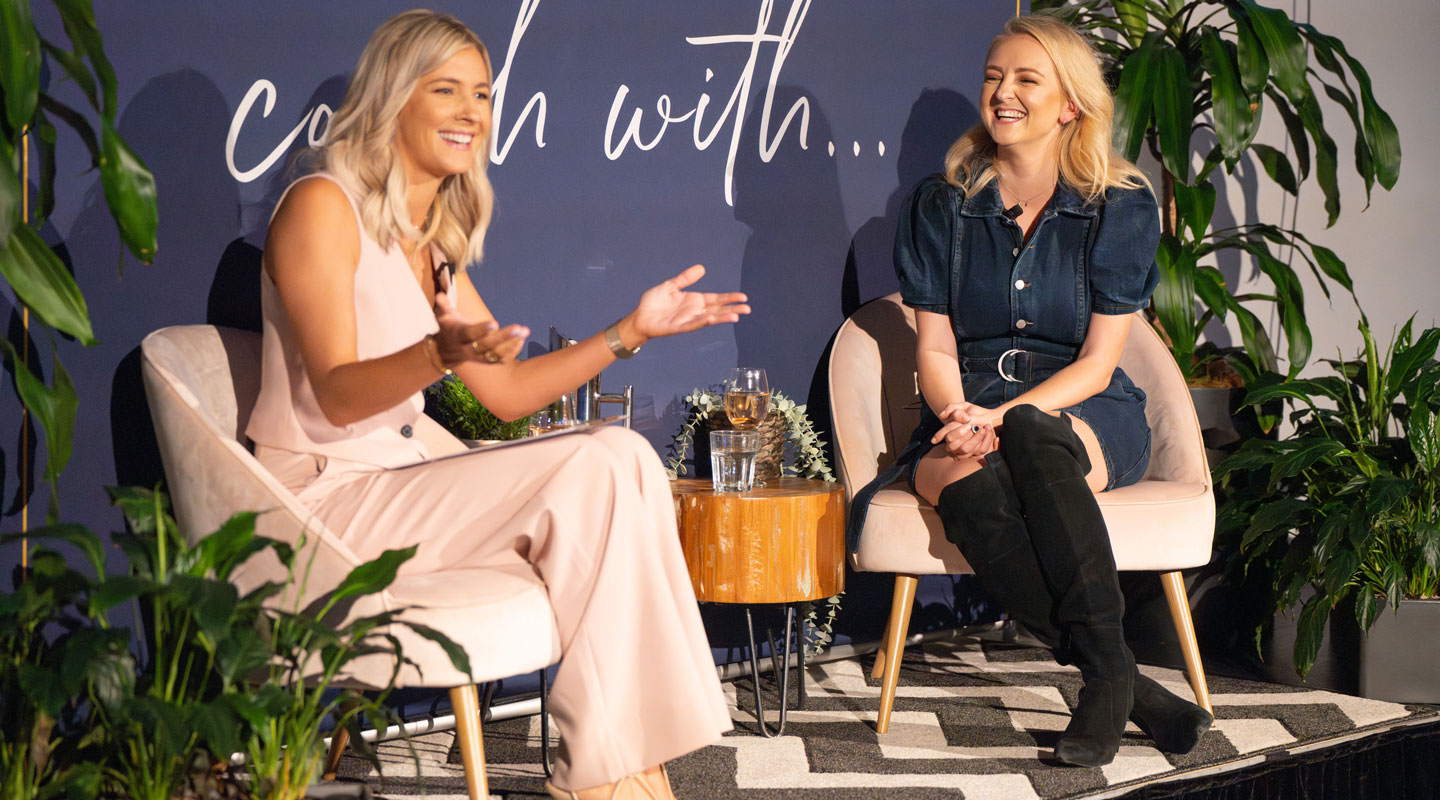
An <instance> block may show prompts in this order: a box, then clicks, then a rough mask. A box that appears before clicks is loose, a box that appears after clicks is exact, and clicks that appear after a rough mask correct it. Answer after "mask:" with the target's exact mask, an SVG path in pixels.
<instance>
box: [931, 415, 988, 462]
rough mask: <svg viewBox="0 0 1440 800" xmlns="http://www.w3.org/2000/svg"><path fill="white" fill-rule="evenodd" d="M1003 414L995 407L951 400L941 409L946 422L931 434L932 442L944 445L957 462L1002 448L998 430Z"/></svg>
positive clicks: (942, 417)
mask: <svg viewBox="0 0 1440 800" xmlns="http://www.w3.org/2000/svg"><path fill="white" fill-rule="evenodd" d="M1002 416H1003V415H1002V413H1001V412H999V411H997V410H995V409H993V408H985V407H984V406H977V405H975V404H974V403H965V402H960V403H950V404H949V405H947V406H945V408H943V409H941V410H940V414H939V417H940V421H941V422H942V423H944V424H943V425H942V426H941V428H940V430H939V431H937V432H936V433H935V435H934V436H932V437H930V443H931V444H936V445H940V446H941V447H944V448H945V452H946V453H947V454H948V455H949V456H950V457H951V458H953V459H955V460H956V461H963V460H964V459H967V458H976V457H979V456H983V455H985V454H986V453H992V452H994V451H995V450H996V449H998V448H999V447H1000V437H999V434H998V433H997V432H996V430H995V429H996V427H998V426H999V425H1000V424H1001V417H1002Z"/></svg>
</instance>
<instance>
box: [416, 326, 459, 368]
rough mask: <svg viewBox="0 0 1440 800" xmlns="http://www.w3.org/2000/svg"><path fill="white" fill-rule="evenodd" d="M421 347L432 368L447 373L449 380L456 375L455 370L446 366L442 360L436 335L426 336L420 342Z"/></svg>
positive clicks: (428, 334)
mask: <svg viewBox="0 0 1440 800" xmlns="http://www.w3.org/2000/svg"><path fill="white" fill-rule="evenodd" d="M420 347H421V348H422V349H423V350H424V351H425V359H426V360H427V361H429V362H430V366H432V367H434V368H435V369H438V370H440V371H441V372H443V373H445V377H447V378H448V377H450V376H451V375H454V374H455V370H453V369H450V368H449V367H447V366H445V362H443V361H441V360H440V344H439V343H438V342H436V341H435V334H433V333H427V334H425V338H424V339H422V340H421V341H420Z"/></svg>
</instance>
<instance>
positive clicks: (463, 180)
mask: <svg viewBox="0 0 1440 800" xmlns="http://www.w3.org/2000/svg"><path fill="white" fill-rule="evenodd" d="M467 47H473V48H475V49H476V50H478V51H480V56H481V58H483V59H484V60H485V69H486V71H487V72H489V73H490V75H491V76H493V75H494V74H495V73H494V71H493V70H491V67H490V54H489V53H488V52H487V51H486V50H485V45H484V44H482V43H481V42H480V38H479V37H478V36H476V35H475V33H474V32H473V31H471V30H470V29H469V28H468V27H466V26H465V24H464V23H462V22H461V21H460V20H458V19H456V18H455V17H452V16H450V15H449V14H440V13H436V12H434V11H424V10H415V11H406V12H403V13H400V14H396V15H395V16H393V17H391V18H390V19H388V20H386V21H385V22H383V23H381V25H380V27H378V28H376V29H375V33H373V34H371V36H370V41H369V42H368V43H366V45H365V51H364V52H363V53H361V54H360V62H359V63H358V64H357V65H356V67H355V76H354V77H353V78H351V79H350V86H349V88H348V89H346V91H345V99H344V100H343V101H341V103H340V107H339V108H338V109H336V111H335V116H334V117H332V118H331V120H330V125H329V128H328V130H327V132H326V136H325V144H324V145H323V146H322V147H321V149H320V152H319V153H318V160H319V162H320V163H321V164H322V165H323V167H324V169H325V170H326V171H328V172H329V173H330V174H332V175H333V176H334V177H335V179H336V180H337V181H339V182H340V183H341V184H342V185H343V186H344V187H345V188H346V189H348V190H349V191H350V193H351V195H352V196H354V197H356V198H358V199H359V203H360V219H361V222H362V224H363V225H364V227H365V231H366V232H367V233H369V234H370V236H371V237H373V238H374V239H375V241H376V242H378V243H379V244H380V246H381V247H383V248H387V249H388V248H389V247H390V245H392V244H393V243H395V242H396V241H397V240H399V239H409V240H411V241H413V242H416V243H417V246H424V245H427V244H431V243H433V244H434V245H435V246H436V247H438V248H439V249H440V252H441V253H443V254H444V256H445V258H446V260H448V261H450V262H452V263H454V264H456V265H457V266H465V265H468V264H472V263H475V262H478V261H479V260H480V259H481V257H482V256H483V255H484V252H485V231H486V230H487V229H488V228H489V227H490V215H491V212H492V211H493V209H494V206H495V191H494V189H493V188H492V187H491V186H490V176H489V175H488V174H487V172H486V170H487V169H488V168H489V166H490V157H489V152H490V131H488V130H487V131H485V134H484V137H483V138H482V139H481V140H480V142H479V143H478V144H479V147H478V152H477V154H476V156H475V165H474V166H472V167H471V168H470V169H469V171H467V172H464V173H461V174H458V175H450V176H448V177H446V178H445V179H444V180H443V181H441V183H440V190H439V193H438V194H437V195H436V197H435V203H434V205H433V206H431V211H430V214H429V216H428V217H427V218H426V220H425V222H424V223H423V227H419V228H417V227H416V226H415V225H414V224H413V223H411V222H410V215H409V212H408V210H407V209H406V207H405V189H406V179H405V167H404V165H403V164H402V163H401V160H400V157H399V156H398V155H397V154H396V152H395V136H396V131H397V129H398V127H399V125H398V120H399V117H400V110H401V109H402V108H404V107H405V104H406V103H407V102H408V101H409V100H410V95H411V94H412V93H413V92H414V90H415V85H416V84H417V83H418V82H419V80H420V78H421V77H422V76H424V75H426V74H427V73H429V72H432V71H434V70H436V69H438V68H439V67H440V65H442V64H444V63H445V62H446V61H447V60H449V58H450V57H451V56H453V55H455V54H456V53H458V52H460V51H461V50H464V49H465V48H467ZM492 79H493V78H492Z"/></svg>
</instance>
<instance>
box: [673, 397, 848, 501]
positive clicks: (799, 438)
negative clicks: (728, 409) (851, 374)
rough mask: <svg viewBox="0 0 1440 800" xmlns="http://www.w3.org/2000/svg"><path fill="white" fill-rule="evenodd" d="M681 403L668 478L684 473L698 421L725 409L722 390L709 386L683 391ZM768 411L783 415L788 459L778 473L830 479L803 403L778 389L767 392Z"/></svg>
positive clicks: (822, 445)
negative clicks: (684, 408) (683, 409)
mask: <svg viewBox="0 0 1440 800" xmlns="http://www.w3.org/2000/svg"><path fill="white" fill-rule="evenodd" d="M685 403H686V404H687V405H689V406H690V415H689V416H688V417H687V418H686V419H685V424H684V425H682V426H681V428H680V432H679V433H678V434H676V435H675V441H673V442H671V443H670V450H671V452H672V455H671V456H670V458H668V459H666V462H665V463H666V467H667V469H666V472H667V473H668V474H669V475H670V480H672V481H673V480H675V479H676V478H677V477H679V476H681V475H684V474H685V458H686V457H687V456H688V455H689V454H690V447H691V445H693V444H694V442H695V432H696V431H697V430H699V428H700V425H701V424H702V423H703V422H705V421H706V420H708V419H710V417H711V415H712V414H715V413H716V412H719V413H720V414H722V415H723V414H724V413H725V396H724V394H722V393H720V392H716V391H711V390H709V389H694V390H692V391H691V392H690V394H687V395H685ZM770 412H771V413H776V414H780V415H781V416H782V417H784V418H785V435H786V437H787V439H788V444H787V447H786V451H787V453H788V455H789V456H790V460H791V463H789V464H783V463H782V464H781V465H780V471H781V474H782V475H792V476H795V477H800V478H818V479H820V480H822V481H830V482H831V483H834V481H835V473H833V472H831V471H830V461H829V460H828V459H826V458H825V442H822V441H821V440H820V434H819V433H818V432H817V431H816V430H815V426H814V425H813V424H812V423H811V422H810V417H809V415H807V414H806V413H805V406H804V404H798V405H797V404H796V403H795V401H794V400H791V399H790V398H788V397H786V396H785V395H783V394H781V393H780V392H771V393H770Z"/></svg>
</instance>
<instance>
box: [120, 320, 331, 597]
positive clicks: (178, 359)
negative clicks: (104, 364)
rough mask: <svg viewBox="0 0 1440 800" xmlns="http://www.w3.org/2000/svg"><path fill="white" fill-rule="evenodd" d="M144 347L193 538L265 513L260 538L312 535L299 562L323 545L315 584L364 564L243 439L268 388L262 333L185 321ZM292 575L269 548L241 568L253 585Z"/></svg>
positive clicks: (183, 516) (173, 482)
mask: <svg viewBox="0 0 1440 800" xmlns="http://www.w3.org/2000/svg"><path fill="white" fill-rule="evenodd" d="M140 352H141V373H142V375H143V376H144V379H145V394H146V397H147V398H148V400H149V403H150V413H151V416H152V417H154V420H155V434H156V438H157V439H158V441H159V444H160V456H161V459H162V460H163V461H164V464H165V476H166V487H167V489H168V490H169V492H170V499H171V501H172V503H173V504H174V507H175V519H176V522H177V523H178V524H179V525H180V529H181V530H182V531H184V532H185V534H186V535H187V536H188V537H190V538H191V540H192V541H193V540H195V539H198V538H201V537H203V536H205V535H207V534H209V533H211V532H212V531H214V530H215V529H216V528H218V527H220V525H221V523H223V522H224V521H225V520H227V519H229V518H230V517H231V516H232V515H233V514H235V513H237V512H240V511H261V512H264V513H262V514H261V515H260V516H259V518H258V519H257V520H256V523H255V525H256V530H257V532H258V533H260V534H261V535H263V536H268V537H270V538H272V539H276V540H279V541H282V542H286V543H288V544H291V545H292V546H294V545H297V544H298V543H299V541H300V539H301V537H302V535H303V536H304V537H305V540H306V543H307V552H306V554H304V555H302V556H301V560H300V561H299V563H306V561H307V560H309V548H316V550H315V558H314V560H313V561H310V563H311V565H312V566H311V567H310V570H311V571H310V575H309V577H310V580H309V581H307V583H308V584H309V585H310V586H317V587H320V586H323V587H331V586H334V585H335V584H336V583H338V582H339V581H340V580H341V579H342V578H343V577H344V576H345V575H346V574H347V573H348V572H349V571H350V570H351V569H353V568H354V567H355V566H356V565H358V564H359V563H360V562H359V559H357V558H356V557H355V555H354V554H353V553H351V552H350V551H349V549H348V548H346V547H345V546H344V545H343V544H341V543H340V541H339V539H338V538H337V537H336V536H335V535H334V534H333V533H331V532H330V530H329V529H327V528H326V527H325V526H324V525H323V524H322V523H321V522H320V521H319V520H317V519H315V518H314V516H313V515H312V514H311V513H310V511H309V510H308V509H306V508H305V506H304V505H302V504H301V503H300V501H299V500H298V499H296V497H295V495H294V494H293V493H291V492H290V491H289V490H288V489H286V488H285V487H284V485H282V484H281V483H280V482H279V481H278V480H276V479H275V477H274V476H273V475H271V474H270V472H269V470H267V469H265V468H264V467H263V466H261V464H260V462H259V461H257V460H256V459H255V457H254V456H253V455H252V454H251V453H250V451H249V449H248V448H247V447H246V445H245V426H246V423H247V422H248V421H249V419H250V412H251V410H252V409H253V408H254V406H255V398H256V396H257V395H258V394H259V391H260V334H258V333H255V332H253V331H242V330H237V329H234V328H221V327H216V326H212V325H178V326H175V327H170V328H163V329H161V330H158V331H155V332H154V333H152V334H150V335H149V336H147V337H145V340H144V341H143V342H141V344H140ZM284 577H285V573H284V569H283V567H282V566H281V565H280V563H279V561H278V559H276V558H275V557H274V556H273V555H271V554H268V553H267V554H264V555H262V556H260V557H256V558H252V559H251V560H250V561H249V562H247V563H246V564H244V565H242V566H241V567H240V568H239V569H238V570H237V571H236V573H235V575H234V579H235V582H236V583H237V584H239V585H240V586H241V587H242V588H246V589H248V588H251V587H253V586H256V585H259V584H260V583H262V582H264V581H266V580H283V579H284ZM308 599H309V598H303V600H305V601H306V602H308Z"/></svg>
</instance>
